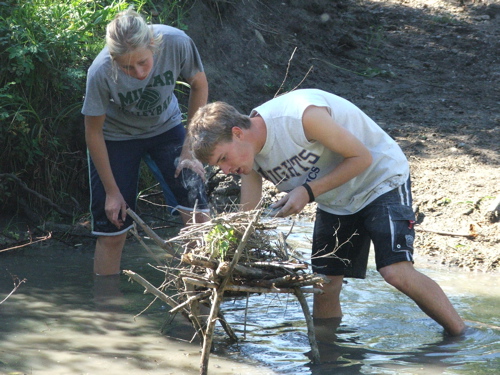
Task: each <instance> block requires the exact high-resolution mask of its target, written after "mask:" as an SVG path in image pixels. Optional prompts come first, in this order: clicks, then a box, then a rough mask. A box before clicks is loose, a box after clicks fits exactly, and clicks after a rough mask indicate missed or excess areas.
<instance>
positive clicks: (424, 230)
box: [415, 227, 477, 238]
mask: <svg viewBox="0 0 500 375" xmlns="http://www.w3.org/2000/svg"><path fill="white" fill-rule="evenodd" d="M415 230H417V231H421V232H429V233H436V234H441V235H443V236H455V237H472V238H474V237H476V236H477V234H476V233H453V232H445V231H440V230H433V229H426V228H421V227H415Z"/></svg>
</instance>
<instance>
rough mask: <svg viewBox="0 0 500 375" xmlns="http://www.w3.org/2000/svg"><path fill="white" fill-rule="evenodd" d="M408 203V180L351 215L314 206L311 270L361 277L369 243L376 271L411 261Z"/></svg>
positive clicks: (412, 235)
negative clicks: (373, 252) (329, 211)
mask: <svg viewBox="0 0 500 375" xmlns="http://www.w3.org/2000/svg"><path fill="white" fill-rule="evenodd" d="M411 204H412V199H411V187H410V179H408V181H407V182H406V183H405V184H403V185H401V186H400V187H399V188H397V189H394V190H392V191H389V192H388V193H385V194H383V195H382V196H380V197H378V198H377V199H375V200H374V201H373V202H371V203H370V204H368V205H367V206H366V207H365V208H363V209H362V210H360V211H359V212H356V213H355V214H352V215H334V214H331V213H328V212H325V211H323V210H320V209H318V210H317V212H316V222H315V224H314V236H313V248H312V259H311V262H312V265H313V271H314V272H317V273H321V274H324V275H329V276H340V275H344V276H345V277H354V278H359V279H363V278H365V277H366V268H367V264H368V255H369V251H370V244H371V243H372V242H373V245H374V249H375V262H376V265H377V270H379V269H380V268H382V267H385V266H388V265H390V264H394V263H398V262H403V261H410V262H413V242H414V239H415V228H414V223H415V213H414V212H413V209H412V206H411ZM335 249H336V250H335ZM334 250H335V252H334V254H333V255H332V252H333V251H334Z"/></svg>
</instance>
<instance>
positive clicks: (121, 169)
mask: <svg viewBox="0 0 500 375" xmlns="http://www.w3.org/2000/svg"><path fill="white" fill-rule="evenodd" d="M184 137H185V129H184V127H183V126H182V125H177V126H176V127H174V128H172V129H170V130H168V131H166V132H165V133H163V134H160V135H157V136H154V137H151V138H145V139H132V140H126V141H106V147H107V150H108V155H109V162H110V164H111V170H112V171H113V176H114V177H115V180H116V183H117V185H118V188H119V189H120V192H121V193H122V195H123V199H125V202H126V203H127V205H128V207H130V208H131V209H132V210H135V205H136V199H137V194H138V191H137V190H138V183H139V171H140V165H141V160H142V159H143V157H144V156H145V155H149V156H150V157H151V159H152V160H154V162H155V164H156V166H157V167H158V169H159V171H160V172H161V174H162V176H163V178H164V181H165V182H166V184H168V187H169V188H170V191H171V193H172V194H173V196H174V197H175V201H176V202H177V206H176V207H175V208H176V209H182V210H184V211H192V210H193V209H194V206H195V205H196V210H197V211H200V212H208V211H209V209H208V199H207V196H206V192H205V184H204V183H203V180H202V179H201V177H200V176H198V175H197V174H196V173H195V172H193V171H192V170H191V169H187V168H184V169H183V170H182V172H181V174H180V175H179V177H178V178H175V177H174V174H175V170H176V167H177V164H176V163H177V159H178V157H179V155H180V153H181V150H182V145H183V143H184ZM89 173H90V189H91V212H92V233H93V234H95V235H98V236H106V235H107V236H113V235H118V234H121V233H124V232H126V231H127V230H129V229H130V227H131V226H132V224H133V223H132V218H130V217H129V216H128V215H127V219H126V220H125V223H124V226H123V227H122V228H123V229H118V228H117V227H116V226H114V225H113V224H112V223H111V222H110V221H109V220H108V218H107V216H106V212H105V210H104V204H105V201H106V193H105V191H104V187H103V185H102V182H101V179H100V178H99V174H98V173H97V170H96V169H95V166H94V164H93V163H92V160H91V158H90V157H89Z"/></svg>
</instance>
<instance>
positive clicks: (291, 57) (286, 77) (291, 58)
mask: <svg viewBox="0 0 500 375" xmlns="http://www.w3.org/2000/svg"><path fill="white" fill-rule="evenodd" d="M295 51H297V47H295V48H294V49H293V52H292V55H291V56H290V59H289V60H288V65H287V66H286V72H285V78H283V82H281V86H280V87H279V89H278V91H276V94H274V97H275V98H276V97H277V96H278V94H279V92H280V91H281V89H282V88H283V86H284V85H285V82H286V80H287V79H288V72H289V70H290V65H291V64H292V60H293V55H295ZM312 69H313V67H312V66H311V67H310V68H309V70H308V71H307V73H306V74H305V76H304V78H302V80H301V81H300V82H299V84H298V85H297V86H295V87H294V88H293V89H292V90H290V91H293V90H295V89H297V87H299V86H300V85H301V84H302V82H304V81H305V79H306V78H307V76H308V75H309V73H310V72H311V70H312Z"/></svg>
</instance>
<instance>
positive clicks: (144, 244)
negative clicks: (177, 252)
mask: <svg viewBox="0 0 500 375" xmlns="http://www.w3.org/2000/svg"><path fill="white" fill-rule="evenodd" d="M131 232H132V234H133V235H134V237H135V238H136V239H137V241H139V243H140V244H141V245H142V247H144V248H145V249H146V251H147V252H148V254H149V255H151V257H152V258H153V259H154V260H155V261H156V264H157V265H159V266H161V265H162V263H161V261H160V258H158V257H157V256H156V255H155V253H153V251H152V250H151V249H150V248H149V246H148V245H146V243H145V242H144V241H143V240H142V238H141V236H139V233H137V226H136V223H134V228H133V229H132V230H131Z"/></svg>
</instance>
